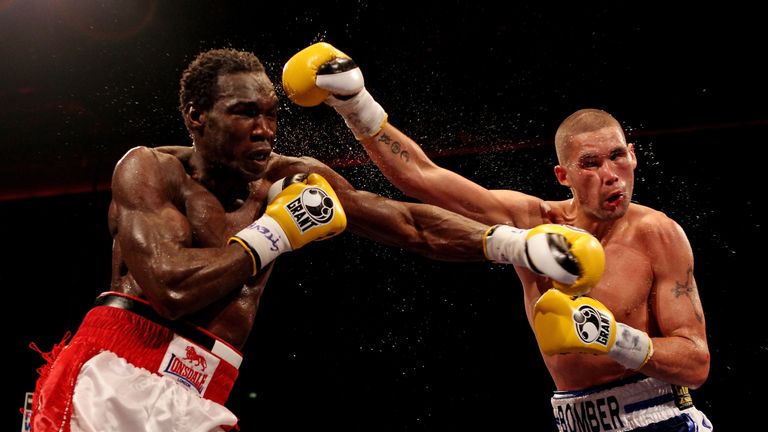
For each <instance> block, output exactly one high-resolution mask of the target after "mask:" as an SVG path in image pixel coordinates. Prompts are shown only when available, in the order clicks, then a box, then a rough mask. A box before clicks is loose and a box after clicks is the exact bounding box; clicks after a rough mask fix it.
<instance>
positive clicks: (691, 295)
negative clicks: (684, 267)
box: [672, 267, 704, 322]
mask: <svg viewBox="0 0 768 432" xmlns="http://www.w3.org/2000/svg"><path fill="white" fill-rule="evenodd" d="M672 293H673V294H674V295H675V297H680V296H683V295H684V296H686V297H688V300H689V301H690V302H691V306H692V307H693V313H694V314H695V315H696V319H697V320H698V321H699V322H703V321H704V311H702V310H701V309H700V308H699V303H700V302H699V301H697V300H698V298H699V292H698V290H697V289H696V282H695V281H694V280H693V268H692V267H689V268H688V272H687V276H686V278H685V281H684V282H675V287H674V288H672Z"/></svg>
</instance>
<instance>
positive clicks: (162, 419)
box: [31, 49, 604, 432]
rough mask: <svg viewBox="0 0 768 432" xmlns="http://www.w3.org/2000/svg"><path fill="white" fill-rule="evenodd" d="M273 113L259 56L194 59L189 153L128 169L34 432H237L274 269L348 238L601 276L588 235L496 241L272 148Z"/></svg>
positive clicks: (571, 278)
mask: <svg viewBox="0 0 768 432" xmlns="http://www.w3.org/2000/svg"><path fill="white" fill-rule="evenodd" d="M277 107H278V99H277V96H276V93H275V89H274V87H273V85H272V82H271V81H270V79H269V78H268V77H267V75H266V72H265V70H264V67H263V66H262V64H261V63H260V61H259V60H258V59H257V58H256V56H254V55H253V54H252V53H248V52H243V51H237V50H233V49H221V50H211V51H206V52H204V53H201V54H200V55H199V56H198V57H197V58H196V59H195V60H194V61H193V62H192V63H190V65H189V66H188V67H187V69H186V70H185V71H184V73H183V75H182V79H181V90H180V110H181V114H182V117H183V119H184V122H185V125H186V127H187V129H188V131H189V134H190V137H191V138H192V145H190V146H179V147H158V148H148V147H137V148H134V149H131V150H130V151H128V152H127V153H126V154H125V156H124V157H123V158H122V159H121V160H120V161H119V162H118V163H117V166H116V167H115V170H114V174H113V178H112V202H111V204H110V207H109V215H108V221H109V229H110V231H111V233H112V236H113V240H114V241H113V249H112V283H111V287H110V291H109V292H105V293H104V294H102V295H100V296H99V297H98V298H97V300H96V304H95V306H94V307H93V308H92V309H91V310H90V311H89V312H88V314H87V315H86V317H85V318H84V320H83V322H82V324H81V326H80V328H79V329H78V331H77V333H76V334H75V335H74V337H73V338H72V340H71V341H70V342H69V343H68V344H67V345H66V347H64V346H63V344H61V345H60V346H57V347H56V348H55V349H54V350H53V352H52V354H51V355H50V356H46V359H47V360H48V361H49V364H47V365H46V366H44V367H43V368H41V376H40V378H39V379H38V382H37V385H36V390H35V398H34V401H33V412H32V419H31V423H32V429H33V430H36V431H53V430H55V431H59V430H62V431H69V430H71V431H94V432H95V431H99V432H105V431H138V430H142V431H168V430H189V431H192V430H194V431H208V430H211V431H213V430H217V431H218V430H230V429H232V428H233V427H234V426H235V425H236V424H237V418H236V416H235V415H234V414H233V413H232V412H231V411H229V409H227V408H226V407H225V405H224V404H225V403H226V400H227V397H228V395H229V392H230V390H231V389H232V386H233V384H234V381H235V379H236V378H237V373H238V372H237V371H238V368H239V366H240V364H241V362H242V361H243V359H242V356H241V354H240V352H239V349H240V348H242V347H243V345H244V344H245V343H246V340H247V339H248V336H249V334H250V332H251V329H252V326H253V323H254V319H255V316H256V312H257V309H258V306H259V302H260V299H261V296H262V294H263V292H264V289H265V287H266V283H267V280H268V278H269V276H270V273H271V271H272V268H273V263H274V261H275V260H276V259H277V258H278V256H279V255H281V254H282V253H286V252H290V251H292V250H295V249H298V248H300V247H304V246H307V245H308V243H310V242H313V241H316V240H323V239H327V238H330V237H333V236H335V235H338V234H340V233H341V232H343V231H344V230H345V229H347V230H349V231H351V232H353V233H356V234H358V235H361V236H364V237H366V238H369V239H372V240H375V241H377V242H381V243H383V244H386V245H390V246H396V247H402V248H406V249H408V250H410V251H413V252H415V253H419V254H421V255H424V256H427V257H431V258H435V259H441V260H450V261H481V260H484V259H485V257H484V255H483V250H484V249H485V248H489V247H490V248H495V249H499V248H501V249H505V250H508V251H509V253H510V254H514V258H513V259H512V261H510V262H513V261H514V263H515V264H517V265H520V266H525V265H528V266H534V265H537V264H536V263H538V265H537V267H536V268H537V270H538V271H540V272H542V273H544V274H549V273H547V272H548V271H552V272H553V273H552V274H550V276H552V277H555V278H558V280H560V281H561V283H564V284H565V285H570V284H585V283H590V281H594V280H598V279H599V277H600V275H601V274H602V269H603V266H602V263H603V260H604V256H603V251H602V247H601V246H600V244H599V242H597V240H596V239H594V238H593V237H592V236H590V235H589V234H587V233H584V232H581V231H577V230H571V229H569V228H567V227H560V226H556V225H543V226H540V227H536V229H535V230H530V231H526V232H525V233H523V232H522V231H521V232H520V233H519V234H518V235H513V236H508V237H507V238H506V239H502V238H499V237H497V236H489V235H487V233H488V232H489V231H491V227H489V226H488V225H487V224H484V223H481V222H477V221H474V220H471V219H469V218H467V217H465V216H461V215H458V214H456V213H453V212H450V211H447V210H444V209H442V208H439V207H435V206H431V205H426V204H416V203H404V202H398V201H394V200H390V199H386V198H384V197H381V196H378V195H375V194H372V193H369V192H365V191H360V190H356V189H355V188H353V187H352V185H351V184H350V183H349V182H348V181H346V180H345V179H344V178H343V177H342V176H340V175H339V174H338V173H336V172H335V171H333V170H332V169H331V168H329V167H328V166H326V165H325V164H323V163H321V162H319V161H317V160H315V159H312V158H308V157H292V156H284V155H280V154H277V153H275V152H274V151H273V147H274V144H275V136H276V126H277ZM541 238H544V239H546V241H540V240H541ZM577 243H578V246H577ZM539 267H540V268H539ZM275 288H279V287H273V289H275ZM322 288H323V289H332V286H326V287H322ZM245 364H247V363H245Z"/></svg>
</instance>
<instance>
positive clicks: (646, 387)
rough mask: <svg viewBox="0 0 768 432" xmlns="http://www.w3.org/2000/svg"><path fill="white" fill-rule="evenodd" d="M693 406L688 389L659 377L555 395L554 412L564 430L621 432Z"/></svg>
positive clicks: (669, 416) (673, 414)
mask: <svg viewBox="0 0 768 432" xmlns="http://www.w3.org/2000/svg"><path fill="white" fill-rule="evenodd" d="M692 406H693V403H692V402H691V397H690V395H689V393H688V389H687V388H686V387H679V386H672V385H670V384H667V383H665V382H663V381H659V380H657V379H655V378H643V379H640V380H639V381H634V382H628V383H618V384H616V385H615V386H612V387H599V388H595V389H591V390H590V389H588V390H584V391H575V392H555V394H554V396H553V397H552V409H553V413H554V416H555V423H556V424H557V426H558V428H559V430H560V431H578V430H589V431H617V430H619V431H621V430H631V429H634V428H638V427H643V426H647V425H650V424H653V423H657V422H660V421H663V420H667V419H670V418H673V417H676V416H679V415H681V414H682V413H681V411H680V410H681V409H686V408H690V407H692Z"/></svg>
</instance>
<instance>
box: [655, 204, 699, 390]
mask: <svg viewBox="0 0 768 432" xmlns="http://www.w3.org/2000/svg"><path fill="white" fill-rule="evenodd" d="M661 218H663V219H664V220H661V221H657V222H656V223H655V224H656V226H657V227H658V228H657V229H658V231H657V232H656V233H654V234H652V237H654V238H652V239H651V244H649V247H651V248H653V249H654V250H653V253H654V256H655V257H656V258H655V263H654V275H655V287H654V288H655V294H654V298H653V302H652V304H653V310H652V312H653V313H654V314H655V315H656V319H657V322H658V326H659V332H660V333H661V335H654V334H651V336H652V339H653V346H654V354H653V356H652V357H651V359H650V361H649V362H648V363H647V364H646V365H645V367H643V369H642V372H643V373H645V374H646V375H649V376H653V377H656V378H659V379H661V380H664V381H666V382H670V383H675V384H678V385H685V386H689V387H693V388H695V387H698V386H700V385H701V384H703V383H704V381H705V380H706V378H707V375H708V374H709V349H708V347H707V338H706V331H705V323H704V313H703V310H702V307H701V302H700V300H699V295H698V290H697V288H696V281H695V279H694V277H693V252H692V251H691V246H690V244H689V243H688V239H687V237H686V235H685V233H684V232H683V230H682V228H681V227H680V226H679V225H677V224H676V223H675V222H674V221H672V220H671V219H668V218H666V217H664V216H661Z"/></svg>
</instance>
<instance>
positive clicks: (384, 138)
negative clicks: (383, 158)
mask: <svg viewBox="0 0 768 432" xmlns="http://www.w3.org/2000/svg"><path fill="white" fill-rule="evenodd" d="M379 142H381V143H383V144H385V145H387V146H389V150H390V151H391V152H392V154H396V155H400V159H402V160H403V161H405V162H409V161H410V160H411V155H410V154H408V151H407V150H403V149H402V147H401V146H400V142H399V141H395V140H393V139H392V137H390V136H389V135H387V134H384V133H383V134H381V135H379Z"/></svg>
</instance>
